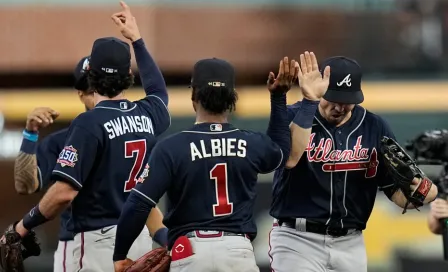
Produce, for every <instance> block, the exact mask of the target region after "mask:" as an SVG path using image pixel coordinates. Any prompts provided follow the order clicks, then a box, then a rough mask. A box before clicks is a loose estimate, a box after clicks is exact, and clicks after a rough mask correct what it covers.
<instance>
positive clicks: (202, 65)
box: [190, 58, 235, 89]
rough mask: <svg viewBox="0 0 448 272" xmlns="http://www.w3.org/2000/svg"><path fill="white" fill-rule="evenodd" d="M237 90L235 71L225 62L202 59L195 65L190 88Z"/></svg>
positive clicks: (214, 59) (215, 59)
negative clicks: (211, 87)
mask: <svg viewBox="0 0 448 272" xmlns="http://www.w3.org/2000/svg"><path fill="white" fill-rule="evenodd" d="M203 86H213V87H227V88H231V89H234V88H235V69H234V68H233V66H232V64H230V63H228V62H227V61H225V60H222V59H217V58H212V59H202V60H200V61H198V62H196V64H195V65H194V68H193V75H192V78H191V86H190V87H203Z"/></svg>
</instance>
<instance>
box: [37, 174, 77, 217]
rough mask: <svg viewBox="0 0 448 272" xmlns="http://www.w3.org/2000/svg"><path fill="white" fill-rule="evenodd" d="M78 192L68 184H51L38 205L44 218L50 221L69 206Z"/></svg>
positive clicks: (60, 182) (59, 182)
mask: <svg viewBox="0 0 448 272" xmlns="http://www.w3.org/2000/svg"><path fill="white" fill-rule="evenodd" d="M77 194H78V191H76V190H75V189H73V187H72V186H71V185H69V184H68V183H65V182H62V181H58V182H56V183H55V184H53V185H52V186H51V187H50V188H49V189H48V191H47V193H46V194H45V195H44V197H43V198H42V200H41V201H40V203H39V208H40V211H41V213H42V215H44V216H45V218H47V219H49V220H52V219H53V218H55V217H56V216H57V215H59V214H60V213H62V211H64V210H65V209H67V208H68V206H70V204H71V202H72V201H73V199H74V198H75V197H76V195H77Z"/></svg>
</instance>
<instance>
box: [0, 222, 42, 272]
mask: <svg viewBox="0 0 448 272" xmlns="http://www.w3.org/2000/svg"><path fill="white" fill-rule="evenodd" d="M15 225H16V224H11V225H10V226H8V228H7V229H6V230H5V232H4V233H3V237H2V239H1V241H0V271H2V272H22V271H24V269H25V268H24V265H23V261H24V260H25V259H26V258H28V257H30V256H39V255H40V246H39V243H38V242H37V237H36V233H35V232H34V231H30V232H29V233H28V234H27V235H26V236H25V237H23V238H22V237H20V234H19V233H17V232H16V231H15Z"/></svg>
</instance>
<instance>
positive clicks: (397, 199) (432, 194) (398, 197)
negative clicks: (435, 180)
mask: <svg viewBox="0 0 448 272" xmlns="http://www.w3.org/2000/svg"><path fill="white" fill-rule="evenodd" d="M437 193H438V191H437V186H434V185H432V186H431V189H430V190H429V192H428V194H427V195H426V197H425V199H424V201H423V204H428V203H429V202H431V201H433V200H434V199H435V198H436V196H437ZM392 201H393V202H394V203H395V204H396V205H397V206H399V207H401V208H405V207H406V203H407V199H406V197H405V196H404V194H403V192H402V191H401V190H397V191H396V192H395V193H394V194H393V195H392ZM406 209H415V206H414V205H412V204H411V203H409V204H408V205H407V207H406Z"/></svg>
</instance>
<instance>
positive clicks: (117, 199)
mask: <svg viewBox="0 0 448 272" xmlns="http://www.w3.org/2000/svg"><path fill="white" fill-rule="evenodd" d="M169 125H170V116H169V113H168V110H167V108H166V105H165V103H164V102H163V101H162V100H161V99H160V98H159V97H158V96H154V95H149V96H147V97H146V98H144V99H142V100H139V101H136V102H130V101H127V100H106V101H102V102H100V103H98V104H97V105H96V106H95V108H94V109H92V110H90V111H87V112H85V113H82V114H80V115H79V116H78V117H77V118H76V119H75V120H74V121H73V122H72V123H71V125H70V128H69V132H68V135H67V140H66V142H65V145H64V148H63V150H62V152H61V153H60V155H59V158H58V160H57V164H56V167H55V169H54V170H53V179H55V180H61V181H65V182H68V183H70V184H71V185H72V186H73V187H74V188H76V189H77V190H79V193H78V195H77V196H76V198H75V199H74V200H73V202H72V218H73V226H74V232H75V233H78V232H84V231H90V230H97V229H100V228H103V227H105V226H110V225H115V224H116V223H117V220H118V218H119V216H120V212H121V209H122V206H123V203H124V202H125V201H126V198H127V196H128V195H129V192H130V191H131V189H132V188H133V187H134V186H135V184H136V177H138V175H139V173H140V172H141V170H143V164H144V162H146V160H147V158H148V155H149V153H150V151H151V149H152V148H153V147H154V145H155V143H156V136H158V135H160V134H161V133H163V132H164V131H165V130H166V129H167V128H168V127H169Z"/></svg>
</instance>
